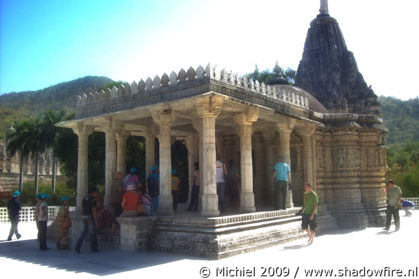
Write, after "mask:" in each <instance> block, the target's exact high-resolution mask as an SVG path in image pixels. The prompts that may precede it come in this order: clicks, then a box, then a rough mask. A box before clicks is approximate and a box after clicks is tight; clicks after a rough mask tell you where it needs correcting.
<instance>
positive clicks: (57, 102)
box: [0, 76, 113, 138]
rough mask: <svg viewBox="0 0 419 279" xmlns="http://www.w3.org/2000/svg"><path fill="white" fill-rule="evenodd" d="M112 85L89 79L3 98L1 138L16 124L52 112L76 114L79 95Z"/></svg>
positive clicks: (0, 100) (0, 105)
mask: <svg viewBox="0 0 419 279" xmlns="http://www.w3.org/2000/svg"><path fill="white" fill-rule="evenodd" d="M111 82H113V81H112V80H111V79H109V78H107V77H96V76H86V77H83V78H79V79H76V80H72V81H69V82H63V83H60V84H57V85H54V86H50V87H48V88H45V89H42V90H38V91H24V92H18V93H9V94H3V95H0V138H2V137H3V136H4V134H5V128H7V127H8V125H9V124H10V123H11V122H12V121H13V120H16V119H22V118H25V117H29V116H39V115H41V114H42V113H44V112H45V111H47V110H50V109H52V110H57V111H60V110H68V111H73V110H74V109H75V105H76V97H77V95H79V94H81V93H87V92H90V91H93V90H96V89H99V88H102V87H105V86H106V85H107V84H109V83H111Z"/></svg>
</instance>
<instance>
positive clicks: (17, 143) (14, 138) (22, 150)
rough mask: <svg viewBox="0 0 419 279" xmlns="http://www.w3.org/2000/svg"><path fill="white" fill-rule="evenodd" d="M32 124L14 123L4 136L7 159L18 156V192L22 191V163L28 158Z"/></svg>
mask: <svg viewBox="0 0 419 279" xmlns="http://www.w3.org/2000/svg"><path fill="white" fill-rule="evenodd" d="M32 126H33V124H32V122H31V121H29V120H21V121H15V122H13V123H12V125H11V126H10V128H9V130H8V131H7V134H6V152H7V154H8V156H9V157H13V156H15V155H16V153H18V155H19V191H21V192H22V190H23V162H24V159H26V158H28V156H29V154H30V152H31V147H30V140H31V131H32Z"/></svg>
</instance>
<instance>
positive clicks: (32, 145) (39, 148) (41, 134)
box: [28, 118, 47, 194]
mask: <svg viewBox="0 0 419 279" xmlns="http://www.w3.org/2000/svg"><path fill="white" fill-rule="evenodd" d="M31 122H32V123H31V124H32V125H31V126H30V129H31V137H30V138H29V143H28V144H29V149H30V151H31V154H32V157H33V159H34V161H35V178H34V180H35V181H34V187H35V193H36V194H37V193H38V177H39V155H40V154H41V153H43V152H45V150H46V147H47V137H46V135H45V131H44V127H43V124H42V121H41V119H39V118H35V119H33V120H32V121H31Z"/></svg>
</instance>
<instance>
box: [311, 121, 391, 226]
mask: <svg viewBox="0 0 419 279" xmlns="http://www.w3.org/2000/svg"><path fill="white" fill-rule="evenodd" d="M348 117H349V115H348ZM340 120H342V119H340ZM340 120H339V121H336V122H329V123H328V127H325V128H322V129H318V130H317V132H316V134H315V139H316V150H315V152H316V160H317V163H316V165H317V185H316V187H317V189H316V190H317V192H318V194H319V200H320V203H325V204H327V207H328V209H329V210H330V211H331V213H332V215H333V216H335V217H336V219H337V223H338V225H339V227H342V228H365V227H366V226H381V225H382V224H383V218H384V208H385V200H386V194H385V190H384V187H385V178H384V175H385V170H386V159H385V145H384V136H385V133H386V131H385V130H384V129H383V128H382V127H380V126H379V125H375V126H374V125H367V123H365V122H362V121H359V122H351V121H347V122H344V121H343V122H342V121H340ZM347 120H349V119H347ZM369 124H371V123H369Z"/></svg>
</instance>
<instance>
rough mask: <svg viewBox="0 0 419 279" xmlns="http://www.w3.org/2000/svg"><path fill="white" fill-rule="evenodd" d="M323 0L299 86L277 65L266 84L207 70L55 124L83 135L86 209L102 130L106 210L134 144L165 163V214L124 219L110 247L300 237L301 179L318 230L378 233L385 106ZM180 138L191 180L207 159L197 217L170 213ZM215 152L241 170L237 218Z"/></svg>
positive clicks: (213, 249) (216, 254)
mask: <svg viewBox="0 0 419 279" xmlns="http://www.w3.org/2000/svg"><path fill="white" fill-rule="evenodd" d="M321 3H322V4H321V6H322V7H321V9H320V14H319V15H318V16H317V18H316V19H314V20H313V21H312V23H311V27H310V29H309V31H308V35H307V40H306V44H305V49H304V53H303V58H302V60H301V63H300V66H299V68H298V73H297V78H296V82H297V85H298V87H297V86H293V85H290V84H287V82H285V80H284V79H283V78H282V77H281V75H280V72H279V71H278V68H277V67H276V68H275V69H274V72H275V75H274V77H273V79H272V80H271V82H270V84H269V85H266V84H260V83H259V82H258V81H254V80H248V79H246V77H242V76H239V75H236V74H234V73H232V72H230V71H227V70H225V69H219V68H217V67H214V66H213V65H210V64H208V65H206V66H198V67H196V68H192V67H190V68H189V69H188V70H187V71H185V70H183V69H182V70H180V71H179V72H177V73H176V72H172V73H170V74H169V75H167V74H163V75H162V76H156V77H154V78H153V79H151V78H147V79H146V80H145V81H144V80H140V81H139V82H133V83H132V84H131V85H128V86H124V85H120V86H118V87H113V88H111V89H106V90H100V91H97V92H91V93H88V94H83V95H82V96H80V97H79V99H78V103H77V110H76V116H75V119H74V120H71V121H66V122H62V123H60V124H59V125H60V126H62V127H68V128H71V129H73V131H74V133H76V134H77V135H78V173H77V208H78V210H80V207H81V200H82V198H83V196H85V195H86V194H87V188H88V185H87V174H88V169H87V165H88V164H87V160H88V157H87V146H88V138H89V134H91V133H92V132H93V131H100V132H103V133H105V135H106V151H105V152H106V162H105V198H104V201H105V206H109V200H110V196H109V195H110V188H111V185H112V177H113V174H114V173H115V172H116V171H121V172H125V170H126V167H127V166H126V165H125V161H126V160H125V158H126V150H125V146H126V139H127V137H128V136H130V135H136V136H142V137H144V138H145V142H146V159H145V160H146V169H147V171H149V170H150V169H151V167H152V166H153V165H154V164H158V165H159V167H160V207H159V211H158V214H157V215H156V216H152V217H132V218H119V221H120V223H121V231H120V237H119V238H118V239H114V240H112V241H113V242H114V244H115V246H117V247H119V248H121V249H124V250H142V249H151V250H155V251H167V252H173V253H181V254H188V255H196V256H203V257H209V258H220V257H226V256H230V255H234V254H237V253H243V252H247V251H251V250H254V249H259V248H263V247H268V246H271V245H274V244H277V243H280V242H282V241H287V240H291V239H295V238H298V237H301V236H302V235H303V234H302V231H301V229H300V218H299V217H296V216H295V212H296V211H297V210H298V209H299V207H300V206H301V205H302V194H303V183H305V182H309V183H311V184H312V185H313V186H314V190H315V191H316V192H317V194H318V195H319V219H318V220H319V226H320V231H322V232H326V231H327V230H328V229H332V228H337V227H339V228H352V229H360V228H365V227H367V226H379V225H381V224H382V222H383V216H384V208H385V199H386V198H385V191H384V186H385V184H384V172H385V167H386V157H385V154H386V152H385V142H384V139H385V135H386V130H385V128H384V127H383V122H382V118H381V117H380V113H381V110H380V105H379V104H378V102H377V98H376V96H375V94H374V93H373V91H372V90H371V89H369V88H368V87H367V86H366V84H365V82H364V80H363V78H362V75H361V74H360V73H359V72H358V69H357V66H356V62H355V58H354V56H353V54H352V53H350V52H349V51H348V50H347V49H346V46H345V43H344V39H343V35H342V33H341V31H340V29H339V26H338V24H337V22H336V20H335V19H333V18H332V17H330V16H329V14H328V9H327V1H321ZM155 139H158V156H157V157H156V156H154V155H155V152H154V150H155ZM175 140H183V142H185V144H186V147H187V150H188V159H189V177H191V176H192V166H193V163H194V162H199V163H200V174H201V175H200V179H201V181H200V182H201V183H200V209H199V214H198V213H196V214H191V213H187V212H185V213H182V212H178V213H176V214H174V213H173V209H172V197H171V178H170V177H171V169H172V166H171V163H172V159H171V151H170V150H171V144H172V143H173V142H174V141H175ZM216 154H220V156H221V160H222V161H223V162H225V163H226V162H228V161H229V160H233V162H234V164H235V165H236V167H237V168H238V169H239V170H240V180H241V183H240V184H241V188H240V206H239V211H240V212H228V211H227V212H226V213H222V214H220V211H219V208H218V196H217V191H216V183H215V172H216V171H215V170H216V167H215V162H216ZM278 155H281V156H283V157H284V158H285V161H286V162H287V163H288V164H290V166H291V172H292V181H293V187H292V189H291V190H289V195H288V196H289V199H288V202H287V203H288V209H287V210H274V209H273V200H272V197H273V191H274V189H273V185H272V183H271V177H272V172H273V165H274V163H275V162H276V160H277V158H278ZM189 181H192V179H189ZM78 212H79V211H78ZM77 216H78V215H77V214H76V215H75V216H74V218H75V220H77V218H78V217H77ZM73 224H75V225H74V226H73V229H74V231H75V232H74V233H75V234H78V233H79V232H80V230H81V229H80V227H79V226H78V225H77V221H76V222H73Z"/></svg>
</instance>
